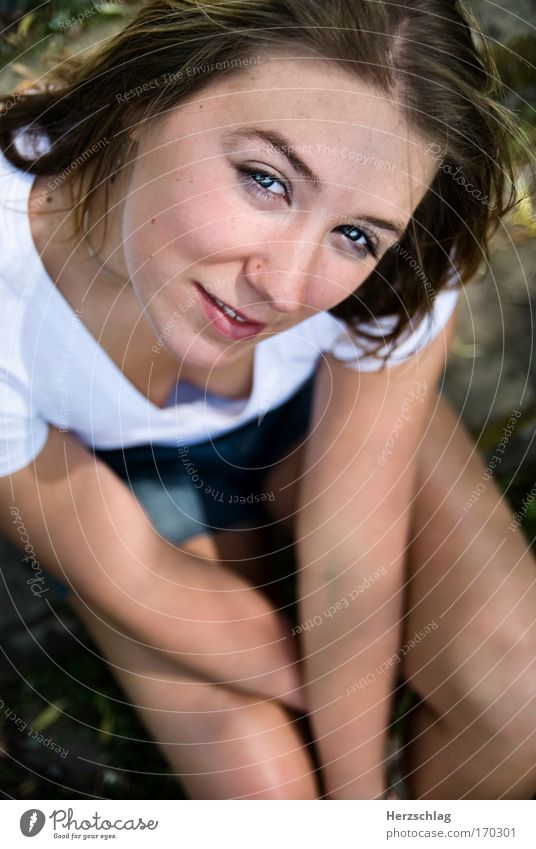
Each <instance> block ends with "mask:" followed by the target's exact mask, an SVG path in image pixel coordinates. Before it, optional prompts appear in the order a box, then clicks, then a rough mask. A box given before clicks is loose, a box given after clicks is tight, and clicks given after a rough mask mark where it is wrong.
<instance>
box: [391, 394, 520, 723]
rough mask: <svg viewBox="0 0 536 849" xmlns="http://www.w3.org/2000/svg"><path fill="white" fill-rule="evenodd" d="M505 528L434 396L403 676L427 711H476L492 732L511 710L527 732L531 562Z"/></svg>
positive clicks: (447, 410)
mask: <svg viewBox="0 0 536 849" xmlns="http://www.w3.org/2000/svg"><path fill="white" fill-rule="evenodd" d="M473 493H477V496H476V497H474V498H473V499H472V497H471V496H472V494H473ZM468 505H470V506H469V507H468ZM511 522H512V513H511V510H510V508H509V506H508V503H507V501H506V498H505V497H504V496H503V494H502V493H501V492H500V490H499V489H498V487H497V486H496V484H495V483H494V481H493V478H492V477H491V476H490V475H489V474H487V473H486V467H485V464H484V463H483V462H482V460H481V459H480V457H479V455H478V453H477V450H476V446H475V444H474V443H473V442H472V440H471V439H470V437H469V435H468V434H467V432H466V431H465V428H464V427H463V426H462V425H460V423H459V421H458V417H457V416H456V414H455V413H454V411H453V410H452V408H451V407H450V405H449V404H448V403H447V402H446V401H445V400H444V399H438V404H437V407H436V412H435V415H434V416H433V418H432V421H431V422H430V426H429V428H428V431H427V434H426V437H425V439H424V440H423V444H422V446H421V449H420V455H419V470H418V482H417V491H416V496H415V502H414V513H413V528H412V534H411V542H410V546H409V550H408V592H407V615H406V619H405V634H404V640H405V641H406V642H409V644H411V643H410V641H413V643H414V644H413V646H411V648H410V650H409V651H407V654H406V655H405V657H404V660H403V671H404V674H405V677H406V678H407V679H408V680H409V681H410V682H411V686H412V687H414V688H415V689H416V690H417V692H418V693H419V695H421V696H422V697H423V698H426V701H427V702H428V704H429V706H430V708H431V709H435V711H436V713H437V714H438V715H443V716H445V715H447V714H449V715H450V716H451V717H452V718H453V719H455V718H456V719H457V721H459V722H460V723H461V725H463V724H464V723H466V722H467V720H468V718H469V717H473V718H474V717H475V716H476V715H477V713H478V712H482V714H483V719H482V723H481V724H482V725H485V724H486V723H489V727H490V728H492V727H494V728H498V727H499V724H500V723H505V722H507V721H509V719H511V718H512V715H513V714H514V713H515V714H516V716H517V720H516V721H517V723H518V726H517V728H518V729H519V727H520V724H522V723H524V724H525V726H526V727H527V729H528V728H533V729H534V727H535V724H534V706H533V699H534V697H535V689H536V688H535V685H534V681H535V677H534V664H535V663H536V619H535V610H536V562H535V559H534V557H533V555H532V553H531V551H530V549H529V546H528V544H527V541H526V540H525V539H524V537H523V534H522V532H521V531H517V532H512V530H511V529H510V528H509V525H510V523H511ZM425 629H427V630H428V633H427V634H426V635H425V637H424V638H422V639H419V640H418V642H415V636H416V635H417V634H419V632H420V631H422V630H425ZM484 711H485V715H484ZM512 730H513V726H512Z"/></svg>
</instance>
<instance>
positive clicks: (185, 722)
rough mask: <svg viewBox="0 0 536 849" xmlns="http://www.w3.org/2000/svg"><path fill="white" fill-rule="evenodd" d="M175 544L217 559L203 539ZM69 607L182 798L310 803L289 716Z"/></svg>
mask: <svg viewBox="0 0 536 849" xmlns="http://www.w3.org/2000/svg"><path fill="white" fill-rule="evenodd" d="M235 539H236V536H235ZM182 545H183V547H184V548H188V550H189V551H191V552H192V553H196V554H200V555H203V556H207V557H216V556H217V555H218V551H217V550H216V548H215V546H214V542H213V540H212V538H210V537H208V535H202V536H199V537H195V538H194V539H192V540H188V541H187V542H186V543H183V544H182ZM228 554H230V549H228ZM246 563H247V559H246V561H244V564H246ZM199 568H203V564H202V562H200V566H199ZM243 568H244V570H246V568H247V567H246V565H244V567H243ZM71 604H72V606H73V608H74V610H75V612H76V613H77V615H78V616H79V618H80V619H81V620H82V621H83V622H84V624H85V626H86V628H87V629H88V631H89V633H90V634H91V636H92V638H93V639H94V641H95V642H96V644H97V645H98V646H99V648H100V650H101V651H102V653H103V654H104V656H105V657H106V658H107V660H108V662H109V664H110V666H111V670H112V672H113V674H114V676H115V677H116V678H117V680H118V681H119V683H120V685H121V687H122V689H123V691H124V692H125V694H126V696H127V698H128V700H129V701H130V703H131V704H132V706H133V707H134V708H135V709H136V710H137V712H138V713H139V715H140V717H141V719H142V721H143V722H144V724H145V725H146V727H147V728H148V730H149V732H150V733H151V735H152V737H153V738H154V740H155V741H156V742H157V744H158V745H159V747H160V749H161V750H162V752H163V754H164V756H165V757H166V759H167V761H168V762H169V764H170V765H171V768H172V770H173V771H174V772H175V773H176V774H177V776H178V777H179V778H180V779H181V781H182V784H183V785H184V787H185V790H186V792H187V794H188V795H189V797H190V798H192V799H239V798H247V799H315V798H318V795H319V792H318V789H317V782H316V777H315V773H314V767H313V764H312V761H311V758H310V755H309V752H308V750H307V749H306V747H305V745H304V741H303V738H302V736H301V734H300V732H299V728H298V725H297V721H296V715H295V714H293V713H292V712H291V711H289V710H288V709H286V708H285V707H284V706H283V705H282V704H281V703H279V702H277V701H275V700H274V701H262V700H261V699H257V698H255V697H252V696H248V695H246V694H244V693H242V692H240V691H238V690H234V689H233V688H231V687H227V686H224V685H217V684H212V683H208V682H206V681H204V680H203V679H202V678H196V677H195V675H193V674H192V673H191V672H190V671H186V670H181V669H179V668H178V667H177V666H176V665H175V664H174V663H171V662H170V661H169V660H167V659H166V658H165V657H163V656H162V655H159V654H158V653H157V652H155V651H154V650H152V649H150V648H147V647H144V646H142V645H139V644H138V643H137V642H134V641H133V640H131V639H130V638H129V637H128V636H126V635H123V634H120V633H118V630H117V626H116V625H114V624H113V623H111V622H108V621H106V620H105V619H104V618H103V617H102V615H99V612H98V611H94V612H93V613H90V612H89V611H88V610H87V608H86V607H84V606H83V605H82V604H80V603H79V602H77V601H76V600H73V601H72V602H71Z"/></svg>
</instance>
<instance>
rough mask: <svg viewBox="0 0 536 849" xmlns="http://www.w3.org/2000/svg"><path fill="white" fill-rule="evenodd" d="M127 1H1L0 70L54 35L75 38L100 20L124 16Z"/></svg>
mask: <svg viewBox="0 0 536 849" xmlns="http://www.w3.org/2000/svg"><path fill="white" fill-rule="evenodd" d="M128 6H129V0H94V2H91V0H49V2H48V3H43V2H42V0H15V2H9V0H7V2H6V0H0V67H4V66H5V65H7V64H8V63H9V62H12V61H16V60H17V59H18V58H19V57H20V56H21V54H23V53H25V52H27V51H28V50H30V49H32V48H33V47H43V46H47V45H48V41H49V40H50V38H51V37H53V36H59V37H61V38H75V37H76V36H77V35H78V34H79V33H80V32H81V30H82V29H84V28H85V27H87V26H89V25H91V24H92V23H95V22H96V21H98V20H102V19H103V18H116V17H121V16H122V15H124V14H126V12H127V10H128Z"/></svg>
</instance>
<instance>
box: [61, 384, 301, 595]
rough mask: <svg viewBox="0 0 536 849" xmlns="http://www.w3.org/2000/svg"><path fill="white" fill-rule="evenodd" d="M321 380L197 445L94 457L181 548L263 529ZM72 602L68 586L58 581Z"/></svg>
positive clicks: (120, 451)
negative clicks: (235, 530)
mask: <svg viewBox="0 0 536 849" xmlns="http://www.w3.org/2000/svg"><path fill="white" fill-rule="evenodd" d="M314 381H315V374H314V372H313V374H312V375H311V377H310V378H309V379H308V380H307V381H306V382H305V383H304V384H303V385H302V386H301V388H300V389H299V390H298V391H297V392H296V393H295V394H294V395H293V396H292V397H291V398H290V399H289V400H288V401H286V402H285V403H284V404H282V405H280V406H279V407H276V408H274V409H272V410H270V411H269V412H267V413H266V415H264V417H262V419H261V420H257V419H253V420H252V421H251V422H248V423H246V424H245V425H242V426H241V427H239V428H238V429H237V430H233V431H231V432H230V433H226V434H224V435H223V436H219V437H217V438H216V439H214V440H212V441H211V442H203V443H200V444H198V445H190V446H188V445H184V444H183V443H180V442H179V443H178V444H177V445H153V444H148V445H136V446H134V447H132V448H118V449H113V450H107V451H100V450H95V452H94V453H95V456H96V457H98V458H99V459H100V460H102V461H103V462H104V463H106V464H107V465H108V466H109V467H110V468H111V469H113V470H114V471H115V472H116V473H117V474H118V475H119V476H120V477H121V478H123V480H124V481H125V483H126V485H127V486H128V487H129V489H130V490H131V491H132V493H133V494H134V495H135V497H136V499H137V500H138V501H139V503H140V504H141V506H142V507H143V508H144V510H145V511H146V513H147V514H148V516H149V518H150V520H151V523H152V524H153V527H154V528H155V530H156V531H157V532H158V533H159V534H161V535H162V536H163V537H165V538H166V539H169V540H171V541H173V542H181V541H183V540H185V539H187V538H188V537H192V536H195V535H196V534H200V533H211V532H212V533H217V532H218V531H221V530H226V529H228V528H230V527H232V526H233V525H241V524H244V523H247V524H248V525H256V524H262V523H264V522H266V520H267V518H268V514H267V513H266V505H267V503H268V502H270V501H273V500H275V498H276V493H274V492H271V491H270V490H269V489H267V486H266V481H265V479H266V475H267V474H268V472H269V471H270V469H271V468H272V467H273V466H274V464H276V463H277V462H279V461H280V460H282V459H284V457H285V456H287V455H288V454H289V453H290V451H291V450H292V449H293V448H294V446H295V445H296V444H297V443H298V444H299V442H300V441H301V440H303V439H305V437H306V434H307V427H308V423H309V418H310V412H311V403H312V396H313V388H314ZM54 586H55V588H56V589H57V590H58V591H59V592H60V593H61V594H62V595H63V596H65V595H66V594H67V592H68V590H67V588H66V587H64V586H63V585H62V584H59V583H58V582H56V581H54Z"/></svg>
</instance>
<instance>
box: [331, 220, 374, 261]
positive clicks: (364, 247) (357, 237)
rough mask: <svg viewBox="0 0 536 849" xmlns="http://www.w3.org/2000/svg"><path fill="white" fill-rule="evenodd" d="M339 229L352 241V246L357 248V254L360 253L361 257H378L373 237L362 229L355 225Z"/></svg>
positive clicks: (346, 225) (347, 225)
mask: <svg viewBox="0 0 536 849" xmlns="http://www.w3.org/2000/svg"><path fill="white" fill-rule="evenodd" d="M338 229H339V230H340V232H341V233H342V234H343V235H344V236H346V238H347V239H349V240H350V242H351V243H352V245H354V246H355V248H356V253H358V254H359V256H363V257H365V256H367V255H368V254H370V255H371V256H373V257H376V256H377V248H376V245H375V243H374V240H373V238H372V236H370V235H369V234H368V233H365V231H364V230H361V228H360V227H356V226H355V225H354V224H345V225H344V226H343V227H339V228H338Z"/></svg>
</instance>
